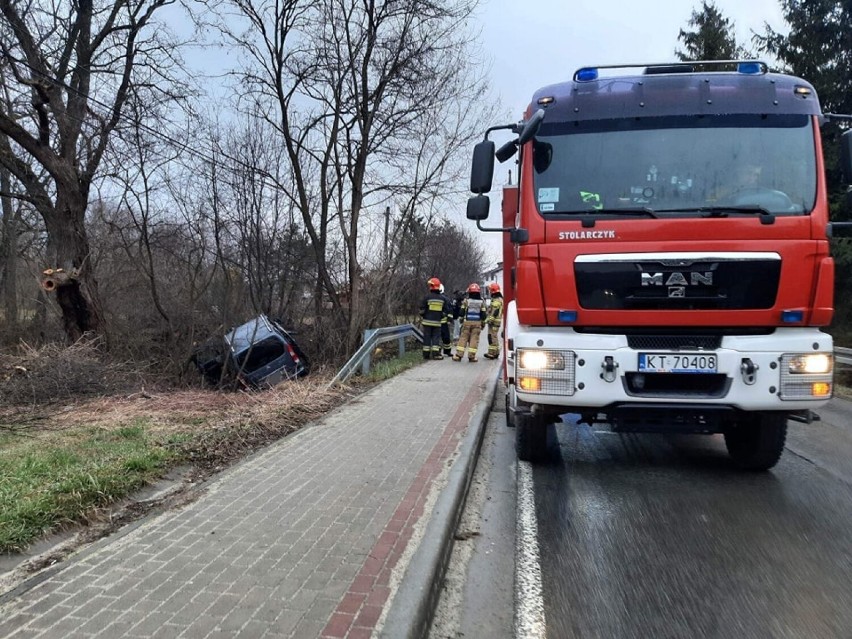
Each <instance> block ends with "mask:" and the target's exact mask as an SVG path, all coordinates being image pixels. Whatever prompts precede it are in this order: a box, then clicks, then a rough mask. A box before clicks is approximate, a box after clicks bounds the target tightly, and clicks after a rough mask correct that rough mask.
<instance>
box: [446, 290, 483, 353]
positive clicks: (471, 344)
mask: <svg viewBox="0 0 852 639" xmlns="http://www.w3.org/2000/svg"><path fill="white" fill-rule="evenodd" d="M461 320H462V322H463V323H462V328H461V333H460V334H459V342H458V344H457V345H456V354H455V355H453V361H455V362H460V361H461V358H462V357H464V351H465V348H467V359H468V361H470V362H476V361H478V360H477V359H476V347H477V346H479V333H480V332H481V331H482V327H483V326H485V302H484V301H483V299H482V296H481V293H480V289H479V284H477V283H476V282H474V283H473V284H471V285H470V286H468V287H467V299H466V300H465V301H464V302H462V308H461Z"/></svg>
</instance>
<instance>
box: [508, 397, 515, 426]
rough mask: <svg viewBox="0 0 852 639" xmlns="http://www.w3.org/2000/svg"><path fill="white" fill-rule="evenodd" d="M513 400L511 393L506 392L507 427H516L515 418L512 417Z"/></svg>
mask: <svg viewBox="0 0 852 639" xmlns="http://www.w3.org/2000/svg"><path fill="white" fill-rule="evenodd" d="M510 404H511V402H510V401H509V393H506V427H507V428H514V427H515V420H514V418H513V417H512V411H511V407H510Z"/></svg>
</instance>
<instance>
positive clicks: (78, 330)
mask: <svg viewBox="0 0 852 639" xmlns="http://www.w3.org/2000/svg"><path fill="white" fill-rule="evenodd" d="M171 3H172V0H101V1H100V2H99V1H98V0H77V1H76V2H72V3H68V4H63V3H54V2H50V1H49V0H25V1H22V0H0V17H2V20H0V51H2V54H3V58H4V59H5V60H6V62H7V65H8V67H9V74H8V75H7V76H5V80H6V82H7V83H8V84H7V87H6V88H7V89H8V90H9V91H10V93H11V94H12V95H13V96H14V98H15V106H14V108H6V107H0V164H2V166H4V167H6V168H7V169H8V170H9V171H10V172H11V173H12V174H13V175H14V176H15V178H16V180H18V181H19V182H20V183H21V184H22V185H23V189H24V192H25V194H24V195H23V196H22V197H23V198H24V199H26V200H27V201H28V202H29V203H30V204H31V205H32V206H34V207H35V209H36V210H37V211H38V212H39V214H40V215H41V217H42V218H43V220H44V224H45V227H46V230H47V237H48V246H47V248H48V256H47V259H48V260H49V266H51V267H53V268H57V269H59V268H61V269H62V272H63V273H64V277H63V278H61V279H60V280H59V283H60V284H61V286H58V288H57V289H56V299H57V302H58V303H59V306H60V307H61V310H62V316H63V323H64V329H65V332H66V335H67V336H68V338H70V339H77V338H79V337H81V336H82V335H84V334H86V333H89V332H93V333H103V332H105V326H104V321H103V313H102V307H101V300H100V296H99V292H98V283H97V280H96V279H95V275H94V271H93V269H92V264H91V262H92V256H91V247H90V244H89V236H88V232H87V226H86V210H87V206H88V203H89V194H90V189H91V187H92V184H93V181H94V180H95V179H96V177H97V176H98V169H99V167H100V166H101V162H102V160H103V158H104V154H105V153H106V152H107V150H108V146H109V141H110V136H111V134H112V133H113V132H114V131H115V130H116V128H118V127H119V126H120V125H121V124H122V115H123V111H124V108H125V105H126V103H127V100H128V97H129V96H130V95H132V94H134V93H139V94H140V95H144V98H142V99H143V100H148V101H149V102H150V103H151V104H156V103H159V102H161V101H170V100H173V99H175V98H176V95H175V94H174V93H172V90H173V89H174V86H175V85H174V83H173V81H172V78H171V77H170V75H169V74H170V73H171V71H172V70H173V69H174V66H175V65H176V64H177V63H178V61H177V60H176V58H175V55H176V51H177V47H176V46H175V43H168V42H166V41H165V37H166V34H167V31H165V30H164V28H163V27H162V25H161V26H160V27H158V28H157V29H153V28H152V26H153V24H152V20H153V17H154V15H155V13H156V12H158V11H159V10H161V9H162V8H163V7H165V6H167V5H169V4H171ZM36 167H40V168H43V169H44V171H45V172H46V177H44V178H43V177H42V175H41V174H40V172H39V169H37V168H36Z"/></svg>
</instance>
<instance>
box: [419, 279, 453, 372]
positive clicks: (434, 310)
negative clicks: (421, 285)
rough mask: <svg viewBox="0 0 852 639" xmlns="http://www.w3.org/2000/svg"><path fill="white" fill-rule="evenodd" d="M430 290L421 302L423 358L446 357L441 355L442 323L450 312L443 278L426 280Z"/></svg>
mask: <svg viewBox="0 0 852 639" xmlns="http://www.w3.org/2000/svg"><path fill="white" fill-rule="evenodd" d="M426 284H427V285H428V286H429V292H428V293H427V294H426V297H424V298H423V301H422V302H421V304H420V318H421V319H420V326H421V328H422V329H423V359H429V358H430V357H431V358H432V359H444V356H443V355H441V325H442V324H444V323H445V322H446V321H447V315H448V314H449V313H450V308H449V303H448V302H447V298H446V297H444V296H443V295H441V280H439V279H438V278H437V277H430V278H429V279H428V280H426Z"/></svg>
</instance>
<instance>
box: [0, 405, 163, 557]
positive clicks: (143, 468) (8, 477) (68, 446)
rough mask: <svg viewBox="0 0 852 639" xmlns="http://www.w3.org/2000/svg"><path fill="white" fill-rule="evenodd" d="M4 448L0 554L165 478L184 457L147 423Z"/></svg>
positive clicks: (13, 442)
mask: <svg viewBox="0 0 852 639" xmlns="http://www.w3.org/2000/svg"><path fill="white" fill-rule="evenodd" d="M5 439H6V441H5V442H3V445H2V449H0V551H3V552H11V551H17V550H22V549H24V548H25V547H26V546H27V545H29V544H30V543H31V542H32V541H33V540H34V539H37V538H38V537H40V536H41V535H43V534H44V533H46V532H48V531H51V530H56V529H57V528H60V527H61V526H63V525H67V524H69V523H72V522H77V521H80V520H81V519H83V517H84V514H85V513H87V512H90V511H92V510H93V509H96V508H102V507H104V506H107V505H109V504H111V503H113V502H114V501H116V500H117V499H120V498H121V497H124V496H125V495H127V494H129V493H130V492H131V491H133V490H136V489H138V488H141V487H142V486H143V485H145V484H146V483H148V482H150V481H151V480H153V479H155V478H156V477H158V476H160V475H161V474H162V473H163V471H164V469H166V468H167V467H168V465H169V464H170V463H172V462H173V461H174V460H175V459H176V458H178V457H179V456H180V455H179V453H177V452H176V451H175V450H170V449H169V448H167V447H165V446H163V445H162V443H161V442H158V441H157V440H156V438H153V437H151V436H150V434H149V432H148V429H146V427H145V425H144V423H142V422H138V423H135V424H133V425H130V426H123V425H119V426H118V427H116V428H115V429H109V428H82V429H74V430H70V431H63V432H61V433H59V434H57V436H55V437H50V436H47V437H45V436H42V435H39V436H35V437H31V438H27V439H21V438H12V437H8V436H7V437H6V438H5Z"/></svg>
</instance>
